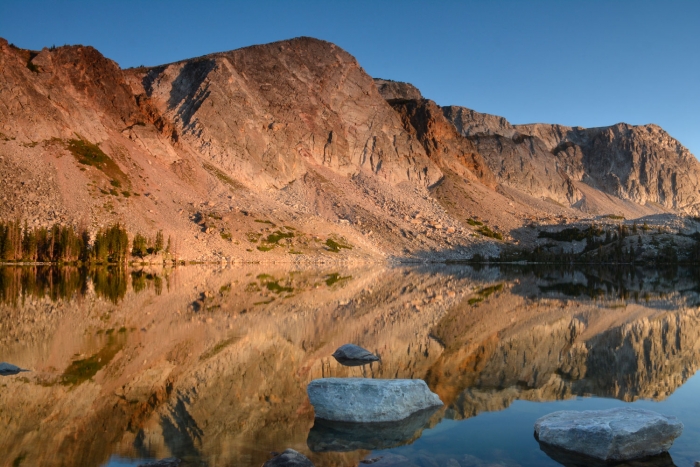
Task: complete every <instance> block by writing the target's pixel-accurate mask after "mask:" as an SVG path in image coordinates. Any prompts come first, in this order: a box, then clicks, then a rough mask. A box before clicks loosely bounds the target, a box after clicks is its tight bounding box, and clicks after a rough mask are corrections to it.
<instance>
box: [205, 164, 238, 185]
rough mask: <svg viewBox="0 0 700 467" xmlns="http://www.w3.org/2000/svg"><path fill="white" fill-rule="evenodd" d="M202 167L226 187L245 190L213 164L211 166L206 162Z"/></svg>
mask: <svg viewBox="0 0 700 467" xmlns="http://www.w3.org/2000/svg"><path fill="white" fill-rule="evenodd" d="M202 166H203V167H204V170H206V171H207V172H209V173H210V174H211V175H213V176H214V177H216V178H217V179H219V181H220V182H222V183H224V184H225V185H228V186H229V187H230V188H232V189H234V190H238V189H244V188H245V187H244V186H243V185H242V184H241V183H239V182H237V181H236V180H234V179H232V178H231V177H229V176H228V175H227V174H226V173H225V172H224V171H223V170H220V169H218V168H217V167H215V166H213V165H212V164H210V163H208V162H204V163H203V164H202Z"/></svg>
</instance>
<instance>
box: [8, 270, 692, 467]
mask: <svg viewBox="0 0 700 467" xmlns="http://www.w3.org/2000/svg"><path fill="white" fill-rule="evenodd" d="M698 277H699V276H698V273H697V271H694V270H682V269H673V270H656V271H643V270H639V269H634V268H630V269H604V268H591V269H568V268H565V269H559V268H532V267H527V268H526V267H520V268H496V267H481V268H477V269H474V268H471V267H467V266H459V267H458V266H454V267H447V266H442V267H432V266H431V267H428V266H422V267H413V268H409V267H397V268H386V267H379V266H371V267H370V266H368V267H356V268H344V269H342V268H334V269H327V270H323V269H313V270H309V269H295V268H294V267H292V266H286V267H285V266H283V265H274V266H263V265H257V266H255V265H254V266H246V267H211V266H207V267H205V266H186V267H179V268H176V269H162V268H153V269H141V270H131V269H129V270H125V269H100V268H93V269H80V268H56V267H31V268H29V267H2V268H0V352H1V353H0V360H4V361H8V362H11V363H14V364H16V365H19V366H21V367H24V368H30V369H32V370H33V372H32V373H22V374H20V375H18V376H14V377H5V378H3V379H2V380H0V423H1V424H2V425H3V426H4V427H5V429H4V430H2V431H0V449H1V450H2V452H4V453H5V455H4V456H3V458H2V460H0V465H15V464H16V465H35V466H99V465H104V464H105V463H107V462H108V461H109V459H110V457H112V456H118V457H120V458H125V459H135V460H134V461H133V462H134V465H136V464H137V463H138V462H137V461H136V459H155V458H163V457H170V456H174V457H179V458H181V459H184V461H185V463H186V465H207V466H211V467H215V466H229V465H242V466H256V467H257V466H260V465H262V463H263V462H264V461H265V460H267V459H268V458H269V453H270V451H282V450H284V449H285V448H289V447H291V448H294V449H297V450H299V451H301V452H303V453H305V454H307V455H309V457H310V458H311V459H312V460H313V461H314V462H315V463H316V465H317V466H321V465H322V466H344V465H357V463H358V461H359V460H360V459H363V458H365V457H366V456H368V455H370V453H371V451H370V449H384V448H388V447H394V446H398V445H401V444H410V443H413V442H414V441H415V440H416V438H417V437H419V436H420V435H421V430H423V429H424V428H425V427H428V428H429V427H436V429H437V428H439V427H437V425H438V424H441V423H440V420H445V419H450V420H461V419H467V418H470V417H475V416H476V415H477V414H479V413H482V412H493V411H500V410H503V409H505V408H507V407H509V406H510V405H511V404H512V403H513V402H514V401H516V400H526V401H556V400H566V399H572V398H576V397H577V396H587V395H595V396H604V397H612V398H616V399H619V400H622V401H634V400H637V399H639V398H650V399H653V400H664V399H665V398H667V397H668V396H669V395H671V394H672V393H673V392H674V391H675V390H676V389H677V388H678V387H680V386H681V385H682V384H683V383H684V382H685V381H686V380H687V379H688V378H690V377H691V376H692V375H693V374H694V373H695V371H696V370H697V369H698V367H699V366H700V363H699V359H700V311H698V308H697V304H698V303H700V294H699V293H698V291H699V290H700V288H699V287H698V285H699V284H698ZM348 342H353V343H355V344H358V345H361V346H362V347H364V348H367V349H368V350H370V351H372V352H374V353H376V354H378V355H380V356H381V357H382V364H381V365H373V366H372V367H371V368H369V367H366V368H365V371H366V375H367V376H368V377H374V378H422V379H425V380H426V382H428V384H429V386H430V388H431V389H432V390H433V391H434V392H436V393H437V394H438V395H439V396H440V398H441V399H442V400H443V402H445V408H443V409H440V410H439V411H438V412H436V413H435V414H432V415H430V416H429V417H427V419H426V420H422V419H421V420H418V421H417V422H416V424H415V426H413V425H410V426H408V425H407V428H406V429H405V430H403V431H402V430H388V431H387V432H386V433H390V434H389V435H387V436H386V437H385V438H386V439H382V436H383V435H382V434H381V433H380V432H381V430H379V431H377V433H378V434H377V433H369V432H367V433H360V434H359V435H358V433H357V432H353V430H352V428H350V429H347V430H346V429H345V428H344V427H326V426H321V425H322V424H318V425H317V426H316V428H315V429H314V430H313V431H312V427H313V426H314V418H313V408H312V407H311V406H310V404H309V402H308V398H307V396H306V384H307V383H308V382H309V381H310V380H312V379H315V378H320V377H328V376H337V377H349V376H355V377H358V376H362V371H363V370H362V369H360V368H348V367H343V366H341V365H339V364H337V362H336V361H335V360H334V359H333V358H332V357H331V356H330V355H331V354H332V353H333V351H334V350H335V349H336V348H337V347H339V346H340V345H342V344H345V343H348ZM694 410H697V407H696V408H695V409H694ZM694 429H695V428H693V427H690V428H688V427H687V428H686V431H688V430H694ZM333 430H336V432H337V433H339V434H338V435H337V436H336V438H333V435H332V433H333V432H334V431H333ZM528 430H531V426H529V427H528ZM310 432H311V434H310ZM404 432H405V433H404ZM436 433H437V431H436ZM693 433H695V432H694V431H693V432H691V436H697V433H695V434H693ZM364 435H366V436H365V437H364V438H363V436H364ZM375 435H376V436H375ZM685 436H686V435H684V437H685ZM370 438H372V439H371V440H370V441H368V439H370ZM399 438H401V439H399ZM681 439H682V438H681ZM679 441H681V440H679ZM382 442H384V444H382ZM523 442H527V443H534V446H535V448H536V447H537V446H536V442H535V441H534V439H528V440H525V441H523ZM307 443H308V444H307ZM343 443H344V444H343ZM372 443H374V444H372ZM377 443H378V444H377ZM455 443H456V444H458V445H460V446H461V444H460V443H462V441H461V440H455ZM334 446H335V448H334ZM309 447H312V448H314V451H319V452H312V450H311V449H310V448H309ZM463 449H467V451H465V452H464V454H465V455H467V454H470V453H469V452H468V446H467V445H464V446H463ZM672 454H673V451H672ZM688 455H690V454H688ZM543 456H544V455H543ZM466 457H469V456H466ZM514 458H517V456H515V457H514ZM544 458H545V457H543V459H544ZM688 459H689V458H688ZM698 459H700V451H699V452H698ZM452 460H454V459H452ZM674 460H675V461H676V463H678V458H677V456H676V455H675V454H674ZM124 462H127V461H124ZM411 462H413V461H411ZM426 462H427V461H426ZM432 462H434V465H453V466H454V465H456V464H454V463H452V464H449V463H445V462H446V461H445V462H443V460H440V458H439V456H436V457H435V459H434V460H433V461H432ZM455 462H458V464H459V461H458V460H455ZM464 462H466V461H464ZM550 462H551V461H550ZM521 464H522V465H525V464H527V462H522V463H521ZM521 464H518V463H517V462H516V463H514V464H513V463H511V464H508V465H521ZM183 465H184V464H183ZM407 465H423V464H421V463H420V462H419V460H417V461H416V463H415V464H412V463H411V464H407ZM425 465H430V464H425ZM459 465H461V464H459ZM464 465H467V464H464ZM472 465H478V464H472ZM504 465H505V464H504ZM551 465H555V464H551Z"/></svg>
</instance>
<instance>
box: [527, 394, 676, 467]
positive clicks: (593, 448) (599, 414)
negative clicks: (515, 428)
mask: <svg viewBox="0 0 700 467" xmlns="http://www.w3.org/2000/svg"><path fill="white" fill-rule="evenodd" d="M682 432H683V424H682V423H681V422H680V421H679V420H678V419H677V418H676V417H667V416H665V415H661V414H658V413H656V412H652V411H649V410H642V409H633V408H629V407H624V408H615V409H610V410H587V411H583V412H576V411H560V412H554V413H552V414H549V415H546V416H544V417H542V418H540V419H538V420H537V422H535V436H536V437H537V439H538V440H539V441H540V443H546V444H549V445H553V446H556V447H559V448H562V449H565V450H568V451H573V452H577V453H581V454H585V455H587V456H590V457H593V458H596V459H601V460H604V461H624V460H630V459H640V458H643V457H647V456H654V455H657V454H661V453H663V452H666V451H668V450H669V449H670V448H671V445H672V444H673V441H674V440H675V439H676V438H678V437H679V436H680V435H681V433H682Z"/></svg>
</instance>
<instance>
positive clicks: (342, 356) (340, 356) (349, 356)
mask: <svg viewBox="0 0 700 467" xmlns="http://www.w3.org/2000/svg"><path fill="white" fill-rule="evenodd" d="M333 357H334V358H335V359H336V360H337V361H338V363H340V364H341V365H345V366H362V365H367V364H368V363H372V362H378V361H380V358H379V357H377V356H376V355H374V354H373V353H372V352H370V351H369V350H367V349H363V348H362V347H360V346H358V345H355V344H345V345H342V346H340V347H338V350H336V351H335V352H333Z"/></svg>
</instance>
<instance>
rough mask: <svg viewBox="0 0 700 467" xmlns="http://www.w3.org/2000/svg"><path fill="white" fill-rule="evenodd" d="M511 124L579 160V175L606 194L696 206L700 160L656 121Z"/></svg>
mask: <svg viewBox="0 0 700 467" xmlns="http://www.w3.org/2000/svg"><path fill="white" fill-rule="evenodd" d="M515 128H516V130H517V131H519V132H521V133H525V134H529V135H531V136H535V137H537V138H539V139H540V140H541V141H543V142H544V143H545V145H546V146H547V147H548V149H549V150H550V151H551V152H552V154H554V155H555V156H556V157H557V159H558V160H562V161H570V162H571V161H578V164H580V167H581V168H582V169H583V174H582V175H581V176H580V178H579V179H580V180H581V181H583V182H584V183H586V184H588V185H590V186H592V187H594V188H597V189H599V190H601V191H603V192H605V193H608V194H610V195H613V196H617V197H619V198H621V199H626V200H630V201H633V202H635V203H638V204H642V205H644V204H647V203H658V204H660V205H662V206H664V207H665V208H667V209H671V210H675V211H679V212H684V213H697V212H698V209H700V194H699V191H700V163H699V162H698V161H697V159H695V157H694V156H693V155H692V154H691V153H690V151H688V149H687V148H685V147H684V146H683V145H682V144H681V143H680V142H679V141H677V140H676V139H674V138H673V137H671V136H670V135H669V134H668V133H666V132H665V131H664V130H663V129H662V128H660V127H659V126H657V125H639V126H634V125H628V124H626V123H618V124H616V125H612V126H609V127H600V128H580V127H574V128H572V127H566V126H562V125H546V124H533V125H516V126H515Z"/></svg>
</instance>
